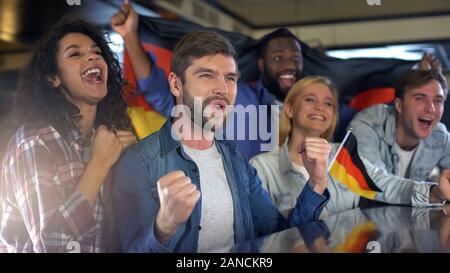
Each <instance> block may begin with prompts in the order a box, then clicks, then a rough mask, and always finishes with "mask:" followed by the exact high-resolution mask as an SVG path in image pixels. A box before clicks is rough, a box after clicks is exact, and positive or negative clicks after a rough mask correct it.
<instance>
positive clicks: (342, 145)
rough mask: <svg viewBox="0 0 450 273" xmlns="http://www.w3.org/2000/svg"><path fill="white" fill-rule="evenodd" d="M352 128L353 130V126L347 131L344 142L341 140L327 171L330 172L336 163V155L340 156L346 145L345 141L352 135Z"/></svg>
mask: <svg viewBox="0 0 450 273" xmlns="http://www.w3.org/2000/svg"><path fill="white" fill-rule="evenodd" d="M352 130H353V128H349V129H348V131H347V133H346V134H345V136H344V139H343V140H342V142H341V145H339V147H338V149H337V151H336V153H335V154H334V156H333V159H332V160H331V162H330V164H329V165H328V170H327V173H329V172H330V170H331V166H333V163H334V161H335V160H336V157H337V156H338V154H339V152H340V151H341V149H342V147H344V144H345V142H346V141H347V139H348V136H349V135H350V133H351V132H352Z"/></svg>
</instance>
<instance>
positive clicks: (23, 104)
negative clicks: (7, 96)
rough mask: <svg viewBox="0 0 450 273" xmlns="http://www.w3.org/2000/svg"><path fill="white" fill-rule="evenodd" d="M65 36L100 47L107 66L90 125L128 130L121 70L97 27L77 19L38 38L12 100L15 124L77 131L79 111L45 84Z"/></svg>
mask: <svg viewBox="0 0 450 273" xmlns="http://www.w3.org/2000/svg"><path fill="white" fill-rule="evenodd" d="M69 33H81V34H84V35H86V36H88V37H90V38H91V39H92V40H93V41H94V42H95V43H96V44H97V46H98V47H99V48H100V50H101V55H102V56H103V58H104V59H105V62H106V64H107V66H108V82H107V89H108V92H107V95H106V96H105V97H104V98H103V99H102V100H101V101H100V102H99V103H98V105H97V115H96V119H95V124H94V126H95V127H97V126H99V125H100V124H104V125H106V126H108V127H109V128H116V129H122V130H123V129H131V122H130V118H129V117H128V115H127V105H126V102H125V100H124V97H123V93H122V88H123V87H124V86H126V85H125V83H124V82H123V79H122V70H121V68H120V65H119V62H118V60H117V59H116V58H115V57H114V54H113V52H112V51H111V49H110V48H109V46H108V41H106V40H105V38H104V35H103V32H102V30H101V29H100V28H98V27H96V26H94V25H92V24H90V23H88V22H86V21H83V20H79V19H73V18H67V17H66V18H63V19H62V20H61V21H60V22H58V23H57V24H56V25H55V27H54V28H53V29H52V30H51V31H50V33H49V34H48V35H47V36H45V37H44V38H42V39H41V40H40V41H39V42H38V44H37V46H36V48H35V50H34V53H33V56H32V58H31V61H30V62H29V64H28V65H27V67H26V68H25V70H24V72H23V75H22V78H21V80H20V83H19V89H18V93H17V97H16V107H15V108H16V112H19V113H16V118H18V120H17V121H18V123H19V124H24V123H28V122H30V123H47V124H50V125H52V126H54V127H55V128H56V129H57V130H58V131H61V132H67V131H69V130H70V129H74V128H77V123H78V121H79V120H80V119H81V115H80V111H79V109H78V108H77V107H76V106H75V105H73V104H71V103H70V102H69V101H68V100H67V99H66V98H65V97H64V95H63V93H62V92H60V91H59V90H56V89H58V88H57V87H54V86H53V85H52V83H51V82H50V81H49V77H52V76H54V75H56V73H57V70H58V67H57V62H56V56H57V51H58V43H59V41H60V40H61V39H62V38H63V37H64V36H66V35H67V34H69Z"/></svg>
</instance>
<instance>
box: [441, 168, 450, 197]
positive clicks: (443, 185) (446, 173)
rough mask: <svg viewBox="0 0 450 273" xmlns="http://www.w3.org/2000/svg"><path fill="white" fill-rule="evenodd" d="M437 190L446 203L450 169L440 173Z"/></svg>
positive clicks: (449, 186) (448, 191) (449, 184)
mask: <svg viewBox="0 0 450 273" xmlns="http://www.w3.org/2000/svg"><path fill="white" fill-rule="evenodd" d="M439 189H440V190H441V192H442V195H443V197H444V198H445V199H446V200H447V201H448V200H450V169H445V170H444V171H443V172H442V173H441V177H440V178H439Z"/></svg>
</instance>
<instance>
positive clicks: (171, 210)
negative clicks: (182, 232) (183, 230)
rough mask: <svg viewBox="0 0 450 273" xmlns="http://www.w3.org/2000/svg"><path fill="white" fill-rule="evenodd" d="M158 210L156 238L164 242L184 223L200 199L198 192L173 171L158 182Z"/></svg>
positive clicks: (181, 173) (182, 176) (189, 182)
mask: <svg viewBox="0 0 450 273" xmlns="http://www.w3.org/2000/svg"><path fill="white" fill-rule="evenodd" d="M158 194H159V200H160V205H161V207H160V209H159V211H158V215H157V216H156V238H157V239H158V241H159V242H161V243H162V242H165V241H167V240H169V239H170V237H172V236H173V234H175V232H176V229H177V227H178V226H179V225H181V224H182V223H184V222H186V221H187V219H188V218H189V217H190V216H191V214H192V211H193V209H194V207H195V204H197V201H198V199H199V198H200V192H199V191H198V190H197V187H196V186H195V185H194V184H193V183H192V182H191V179H190V178H189V177H187V176H186V175H185V174H184V172H182V171H174V172H170V173H168V174H166V175H165V176H163V177H161V178H160V179H159V181H158Z"/></svg>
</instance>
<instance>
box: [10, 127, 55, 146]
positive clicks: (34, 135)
mask: <svg viewBox="0 0 450 273" xmlns="http://www.w3.org/2000/svg"><path fill="white" fill-rule="evenodd" d="M60 137H61V134H60V133H59V132H58V131H57V130H56V129H55V128H54V127H53V126H52V125H50V124H43V123H25V124H23V125H21V126H20V127H19V128H18V129H17V130H16V131H15V133H14V134H13V135H12V137H11V139H10V141H9V144H8V147H9V148H13V147H16V148H17V147H18V146H21V145H30V144H31V143H33V144H34V143H38V144H39V143H45V142H47V141H50V140H54V139H57V138H60Z"/></svg>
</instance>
